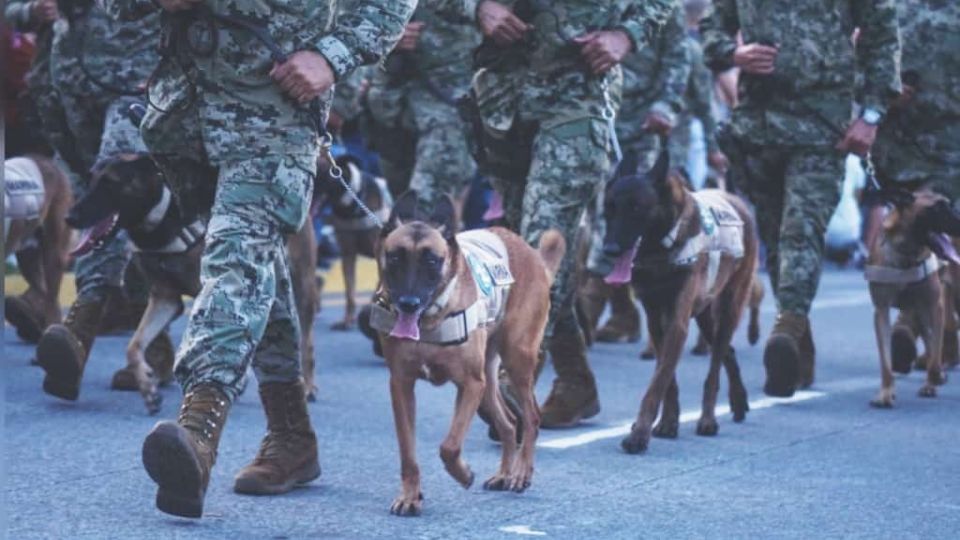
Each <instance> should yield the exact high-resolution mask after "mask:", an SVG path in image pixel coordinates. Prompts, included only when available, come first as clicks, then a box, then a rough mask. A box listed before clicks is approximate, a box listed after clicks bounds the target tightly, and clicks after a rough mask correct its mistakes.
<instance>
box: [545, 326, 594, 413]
mask: <svg viewBox="0 0 960 540" xmlns="http://www.w3.org/2000/svg"><path fill="white" fill-rule="evenodd" d="M549 339H550V344H549V350H550V355H551V356H552V357H553V368H554V370H555V371H556V372H557V378H556V379H554V380H553V388H552V389H551V390H550V395H549V396H547V400H546V401H544V403H543V406H542V407H540V427H542V428H547V429H551V428H563V427H572V426H575V425H577V424H578V423H579V422H580V421H581V420H585V419H587V418H592V417H594V416H596V415H597V414H598V413H599V412H600V401H599V400H598V398H597V383H596V380H595V379H594V378H593V373H592V372H591V371H590V366H589V365H587V347H586V344H585V343H584V341H583V336H581V335H580V333H579V332H577V333H574V334H572V335H571V334H569V333H563V334H555V335H554V336H553V337H552V338H549Z"/></svg>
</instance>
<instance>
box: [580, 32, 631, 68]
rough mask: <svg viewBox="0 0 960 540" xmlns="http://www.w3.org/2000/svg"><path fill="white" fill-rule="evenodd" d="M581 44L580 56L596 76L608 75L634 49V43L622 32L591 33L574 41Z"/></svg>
mask: <svg viewBox="0 0 960 540" xmlns="http://www.w3.org/2000/svg"><path fill="white" fill-rule="evenodd" d="M573 41H575V42H576V43H578V44H580V45H581V46H582V47H581V48H580V56H581V57H582V58H583V60H584V61H585V62H586V63H587V66H588V67H589V68H590V71H591V72H593V74H594V75H601V74H603V73H606V72H607V71H609V70H610V69H611V68H613V67H614V66H616V65H617V64H619V63H620V61H621V60H623V58H624V57H625V56H627V54H628V53H629V52H630V51H631V50H632V49H633V42H632V41H630V38H629V37H628V36H627V34H626V32H623V31H622V30H601V31H599V32H590V33H588V34H584V35H582V36H579V37H576V38H574V39H573Z"/></svg>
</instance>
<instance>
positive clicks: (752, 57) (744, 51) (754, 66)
mask: <svg viewBox="0 0 960 540" xmlns="http://www.w3.org/2000/svg"><path fill="white" fill-rule="evenodd" d="M778 51H779V49H777V48H776V47H771V46H769V45H761V44H759V43H751V44H749V45H740V46H738V47H737V49H736V50H735V51H733V63H734V65H736V66H737V67H739V68H740V69H742V70H743V71H745V72H747V73H756V74H760V75H769V74H770V73H773V62H774V61H775V60H776V59H777V52H778Z"/></svg>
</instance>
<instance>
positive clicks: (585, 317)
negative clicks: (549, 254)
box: [577, 272, 611, 346]
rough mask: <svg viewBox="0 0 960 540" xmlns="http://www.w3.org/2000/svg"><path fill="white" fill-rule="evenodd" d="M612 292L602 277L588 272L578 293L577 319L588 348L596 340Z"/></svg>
mask: <svg viewBox="0 0 960 540" xmlns="http://www.w3.org/2000/svg"><path fill="white" fill-rule="evenodd" d="M610 290H611V287H610V285H608V284H607V283H606V282H605V281H603V278H602V277H600V276H598V275H596V274H593V273H590V272H587V279H586V281H584V282H583V286H581V287H580V290H579V291H577V307H578V312H577V315H578V317H577V318H578V320H579V321H580V330H581V331H582V332H583V337H584V338H585V339H586V342H587V346H590V345H592V344H593V342H594V341H595V339H596V335H597V325H599V324H600V316H601V315H603V308H604V307H606V305H607V300H608V299H609V298H610Z"/></svg>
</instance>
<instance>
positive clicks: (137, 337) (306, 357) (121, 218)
mask: <svg viewBox="0 0 960 540" xmlns="http://www.w3.org/2000/svg"><path fill="white" fill-rule="evenodd" d="M194 202H196V201H194ZM200 206H203V205H202V204H201V205H200ZM68 222H69V223H70V225H71V226H73V227H76V228H84V229H85V228H88V227H90V226H94V230H95V231H97V230H100V229H102V228H101V227H97V226H96V225H97V224H99V223H104V222H109V223H115V227H120V228H125V229H126V230H127V232H128V233H129V235H130V239H131V241H132V243H133V244H134V246H135V247H136V249H137V252H136V255H135V256H134V259H133V261H134V264H138V265H140V267H141V268H142V269H143V271H144V274H146V276H147V279H148V280H149V282H150V299H149V301H148V303H147V308H146V310H145V311H144V313H143V316H142V318H141V319H140V324H139V326H137V330H136V332H134V334H133V337H132V338H131V339H130V343H129V344H128V345H127V367H126V369H125V370H121V371H120V372H118V374H126V375H128V376H130V377H132V379H133V381H135V385H136V387H137V388H138V389H139V391H140V394H141V395H142V396H143V400H144V403H145V405H146V407H147V410H148V411H149V412H150V413H151V414H154V413H156V412H158V411H159V410H160V404H161V401H162V400H161V395H160V394H159V392H158V391H157V386H158V374H156V373H154V372H153V369H152V368H151V367H150V366H149V365H148V364H147V362H146V358H145V352H146V349H147V346H148V345H149V344H150V343H151V342H152V341H153V340H154V338H156V337H157V335H159V334H160V332H162V331H163V329H164V328H166V327H167V326H168V325H169V324H170V323H171V322H173V321H174V320H175V319H176V318H177V317H179V316H180V314H181V313H183V309H184V305H183V300H182V297H183V296H184V295H189V296H196V295H197V294H198V293H199V292H200V256H201V254H202V253H203V247H204V233H205V231H206V223H205V220H204V216H203V215H193V216H185V215H182V214H181V209H180V207H179V205H177V204H176V203H175V202H174V201H172V199H171V192H170V189H169V188H168V187H167V186H166V185H165V183H164V181H163V178H162V176H161V174H160V171H159V170H158V169H157V167H156V165H155V164H154V162H153V160H151V159H150V158H149V157H148V156H145V155H139V154H130V155H122V156H118V157H117V158H115V159H113V160H111V161H110V162H108V163H105V164H103V165H102V166H101V167H99V168H98V169H97V171H96V172H95V174H94V177H93V182H92V184H91V186H90V190H89V191H88V193H87V194H86V195H85V196H84V197H83V198H81V199H80V200H79V201H78V202H77V204H76V205H75V206H74V207H73V209H72V210H71V211H70V216H69V218H68ZM108 231H109V229H103V234H109V232H108ZM95 236H96V235H94V237H91V238H89V240H88V244H89V243H93V242H96V241H97V240H98V238H96V237H95ZM101 236H102V234H101ZM315 246H316V241H315V240H314V232H313V226H312V224H311V223H309V222H307V223H306V224H305V225H304V226H303V228H302V229H301V230H300V231H299V232H298V233H297V234H296V235H294V236H293V237H291V238H290V239H289V240H288V242H287V248H288V252H289V257H290V268H291V278H292V280H293V287H294V296H295V301H296V303H297V311H298V315H299V319H300V327H301V329H302V333H301V344H300V346H301V354H302V358H303V371H304V383H305V386H306V390H307V392H308V393H310V394H312V393H313V392H314V390H315V387H314V385H313V332H312V331H311V330H312V328H313V318H314V314H315V312H316V302H317V294H316V280H315V279H314V276H315V268H316V249H315ZM164 375H169V374H160V375H159V377H163V376H164Z"/></svg>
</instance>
